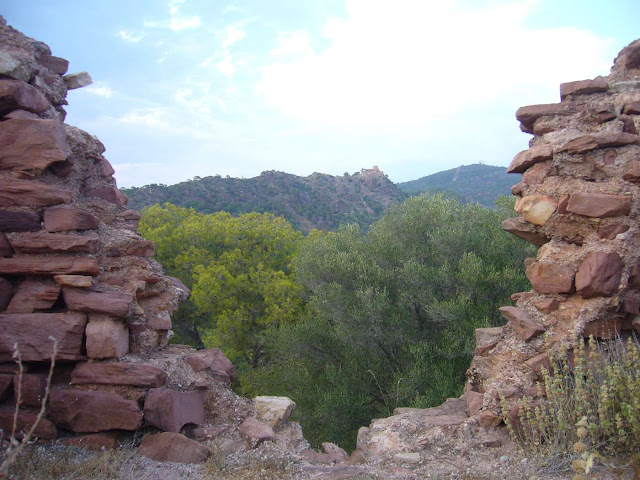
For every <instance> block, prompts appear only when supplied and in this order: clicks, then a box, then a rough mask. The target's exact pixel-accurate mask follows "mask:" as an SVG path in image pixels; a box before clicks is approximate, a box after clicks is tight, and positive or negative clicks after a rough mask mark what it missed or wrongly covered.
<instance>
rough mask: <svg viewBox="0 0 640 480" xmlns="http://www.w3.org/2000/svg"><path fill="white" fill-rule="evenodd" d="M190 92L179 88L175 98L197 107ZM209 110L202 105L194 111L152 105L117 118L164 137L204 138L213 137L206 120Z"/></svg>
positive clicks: (180, 102) (181, 102)
mask: <svg viewBox="0 0 640 480" xmlns="http://www.w3.org/2000/svg"><path fill="white" fill-rule="evenodd" d="M190 94H191V92H190V91H189V90H184V89H183V90H179V91H178V93H177V94H176V95H175V97H174V99H175V100H176V101H177V103H178V105H180V104H182V105H187V106H189V107H195V106H196V105H197V102H195V101H193V100H191V99H188V96H189V95H190ZM207 110H208V109H206V108H205V109H203V108H202V107H200V108H199V109H197V110H194V111H190V112H181V111H180V109H176V108H170V107H150V108H142V109H135V110H131V111H130V112H128V113H126V114H124V115H122V116H121V117H119V118H117V119H116V121H117V122H118V123H124V124H127V125H135V126H138V127H144V128H147V129H150V130H152V131H154V132H156V133H158V134H161V135H163V136H164V137H166V136H175V137H184V136H187V137H192V138H196V139H199V140H204V139H208V138H211V135H212V131H211V128H210V126H209V125H207V121H206V115H207ZM181 114H182V115H181ZM186 117H188V118H189V121H183V120H184V118H186Z"/></svg>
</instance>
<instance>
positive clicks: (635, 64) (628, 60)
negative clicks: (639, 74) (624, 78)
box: [613, 40, 640, 71]
mask: <svg viewBox="0 0 640 480" xmlns="http://www.w3.org/2000/svg"><path fill="white" fill-rule="evenodd" d="M638 68H640V42H639V41H638V40H635V41H633V42H631V43H630V44H629V45H627V46H626V47H624V48H623V49H622V50H621V51H620V53H619V54H618V56H617V57H616V59H615V61H614V68H613V70H616V71H625V70H632V71H633V70H636V69H638Z"/></svg>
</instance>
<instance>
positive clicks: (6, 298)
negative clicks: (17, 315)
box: [0, 277, 13, 312]
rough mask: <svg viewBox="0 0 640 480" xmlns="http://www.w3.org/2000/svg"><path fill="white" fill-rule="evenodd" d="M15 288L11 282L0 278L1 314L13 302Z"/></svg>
mask: <svg viewBox="0 0 640 480" xmlns="http://www.w3.org/2000/svg"><path fill="white" fill-rule="evenodd" d="M12 293H13V287H12V286H11V283H10V282H9V280H7V279H5V278H2V277H0V312H2V311H4V310H5V309H6V308H7V305H9V302H10V301H11V295H12Z"/></svg>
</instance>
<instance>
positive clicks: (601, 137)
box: [557, 132, 640, 153]
mask: <svg viewBox="0 0 640 480" xmlns="http://www.w3.org/2000/svg"><path fill="white" fill-rule="evenodd" d="M631 144H636V145H639V144H640V137H639V136H638V135H633V134H630V133H624V132H598V133H590V134H587V135H580V136H578V137H575V138H573V139H571V140H569V141H568V142H567V143H565V144H564V145H563V146H562V147H560V148H559V149H558V150H557V151H558V152H565V151H566V152H568V153H582V152H586V151H589V150H594V149H596V148H605V147H621V146H624V145H631Z"/></svg>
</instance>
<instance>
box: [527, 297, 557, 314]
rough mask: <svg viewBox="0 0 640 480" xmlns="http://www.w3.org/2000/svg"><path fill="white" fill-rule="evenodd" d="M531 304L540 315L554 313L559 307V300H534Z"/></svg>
mask: <svg viewBox="0 0 640 480" xmlns="http://www.w3.org/2000/svg"><path fill="white" fill-rule="evenodd" d="M531 303H532V305H533V306H534V307H536V308H537V309H538V310H539V311H541V312H542V313H551V312H554V311H556V310H557V309H558V307H559V306H560V300H558V299H557V298H542V299H540V300H534V301H532V302H531Z"/></svg>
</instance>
